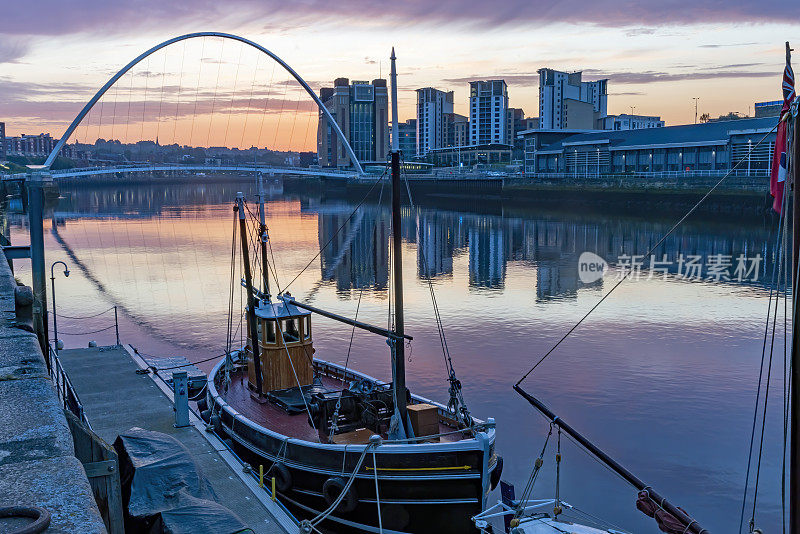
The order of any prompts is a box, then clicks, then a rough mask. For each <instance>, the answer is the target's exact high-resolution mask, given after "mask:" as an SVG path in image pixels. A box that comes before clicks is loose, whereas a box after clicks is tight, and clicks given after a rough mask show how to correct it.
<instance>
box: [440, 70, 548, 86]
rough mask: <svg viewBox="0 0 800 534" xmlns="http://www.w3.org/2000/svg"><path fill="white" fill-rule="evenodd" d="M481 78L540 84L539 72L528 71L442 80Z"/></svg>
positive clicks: (461, 81) (471, 80)
mask: <svg viewBox="0 0 800 534" xmlns="http://www.w3.org/2000/svg"><path fill="white" fill-rule="evenodd" d="M479 80H505V81H506V83H508V84H509V85H510V84H516V85H539V73H537V72H526V73H509V74H492V75H482V76H481V75H478V74H476V75H474V76H461V77H458V78H445V79H443V80H442V81H443V82H446V83H450V84H464V83H469V82H474V81H479Z"/></svg>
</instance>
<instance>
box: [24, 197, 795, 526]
mask: <svg viewBox="0 0 800 534" xmlns="http://www.w3.org/2000/svg"><path fill="white" fill-rule="evenodd" d="M271 189H272V190H271V193H270V196H269V205H268V214H269V219H268V223H269V225H270V235H271V240H272V246H273V249H274V255H275V267H276V272H278V273H279V275H280V281H281V283H282V284H286V283H287V282H288V280H289V279H291V278H292V277H293V276H294V275H295V274H297V273H299V272H300V271H301V270H302V269H303V268H304V267H305V266H306V265H307V264H308V263H309V260H311V259H312V258H313V257H314V256H315V255H316V254H317V253H318V252H319V250H320V248H321V247H324V245H325V244H326V243H328V241H330V245H329V246H328V247H326V248H325V250H323V251H322V253H321V255H320V257H319V259H318V260H315V261H313V262H312V263H311V264H310V267H309V268H308V269H307V270H306V271H305V272H304V273H303V274H302V275H301V276H300V277H299V278H298V280H297V281H296V282H295V283H294V285H293V286H292V287H291V290H292V292H293V294H295V295H297V296H298V297H299V298H313V299H315V302H316V303H317V304H318V305H320V306H321V307H324V308H329V309H331V310H332V311H334V312H339V313H343V314H346V315H350V316H352V315H353V313H354V311H355V309H356V306H357V304H356V303H357V301H359V302H360V298H361V297H362V296H363V302H360V306H361V307H360V310H361V311H360V315H359V319H362V320H365V321H367V322H372V323H376V324H385V321H386V301H387V287H388V284H389V258H388V255H389V251H388V244H389V234H390V218H389V213H388V205H387V200H388V199H386V198H384V199H383V202H382V205H379V204H378V202H377V198H375V199H372V200H370V201H368V202H367V203H365V205H364V206H363V208H362V209H361V210H359V211H358V212H356V214H355V215H353V216H352V217H351V214H352V212H353V209H354V207H355V205H356V203H357V202H358V200H359V199H360V194H357V193H352V192H350V193H348V192H346V191H340V192H339V193H336V194H334V193H333V192H331V191H329V190H328V191H326V190H322V191H320V192H317V193H315V192H313V191H311V190H310V188H304V190H302V191H293V190H292V188H291V186H290V185H289V184H288V183H287V184H285V191H284V192H281V191H282V190H281V188H280V187H279V185H278V184H273V186H272V187H271ZM238 191H242V192H243V193H244V194H245V195H246V197H247V198H248V199H251V201H252V199H254V198H255V197H254V195H255V184H253V183H252V182H249V181H243V182H241V183H219V184H210V185H197V184H171V185H146V184H143V185H133V186H125V185H115V186H92V187H76V186H71V187H65V188H62V191H61V193H62V196H63V198H62V199H61V200H60V202H59V203H58V205H57V206H56V208H55V211H54V212H53V213H52V215H53V217H54V219H55V223H56V226H55V228H56V230H57V233H58V236H59V238H60V239H61V240H63V242H61V241H59V239H57V238H56V237H55V234H54V233H53V232H48V233H47V234H46V238H47V243H46V246H47V247H48V250H47V253H48V261H53V260H56V259H65V260H68V261H69V262H70V263H71V267H72V265H74V264H75V260H79V261H80V262H81V265H82V266H83V267H79V266H76V269H75V271H76V274H75V276H71V277H70V279H69V281H68V282H63V283H61V286H59V306H60V307H62V306H63V311H64V314H65V315H81V314H84V313H88V312H90V311H93V310H98V309H103V308H105V307H107V305H108V304H110V303H113V304H119V305H120V306H122V307H123V308H124V309H125V310H126V312H125V317H124V318H123V323H122V325H121V329H122V336H123V339H124V340H125V341H127V342H130V343H133V344H134V345H136V346H138V347H140V348H142V349H143V351H144V352H150V353H153V354H177V355H184V356H186V357H189V358H193V359H195V360H199V359H202V358H206V357H209V356H212V355H214V354H215V353H218V351H219V349H220V347H221V346H222V345H223V344H224V340H225V337H226V330H225V325H226V313H227V303H228V281H229V277H230V250H231V231H232V226H233V213H232V209H231V208H232V201H233V199H234V197H235V195H236V193H237V192H238ZM417 200H418V202H419V204H418V205H417V207H416V208H414V209H412V208H411V207H409V206H406V207H404V208H403V213H402V218H403V238H404V254H405V256H404V260H405V261H404V276H405V280H406V295H407V299H406V303H407V318H406V319H407V328H408V330H409V332H413V335H414V338H415V339H414V342H413V351H412V352H411V353H410V357H411V359H412V361H411V362H409V364H408V373H409V383H410V384H412V386H413V387H414V389H415V391H416V392H418V393H420V394H422V395H424V396H427V397H430V398H435V399H437V400H446V395H447V390H446V388H447V384H446V380H445V378H446V377H445V376H444V374H443V372H442V369H441V355H440V342H439V339H438V333H437V330H436V328H435V325H434V323H433V321H432V317H431V311H430V310H431V306H430V302H429V297H428V294H427V292H428V288H427V284H426V283H425V279H426V278H427V277H430V278H431V279H432V280H433V283H434V286H435V287H436V291H437V296H438V297H439V304H440V309H441V312H442V317H443V320H444V323H445V328H446V330H447V333H448V338H447V341H448V345H449V346H450V350H451V352H452V354H453V356H454V360H455V365H456V368H457V372H458V374H459V378H460V379H461V381H462V382H463V383H464V388H465V396H466V397H467V400H468V402H469V406H470V409H471V410H472V411H473V413H475V414H476V415H477V416H479V417H487V416H493V417H496V419H497V422H498V428H499V429H500V437H499V445H498V446H499V447H500V450H502V452H503V454H504V456H505V458H506V462H507V464H506V465H507V467H506V472H507V478H509V479H510V480H511V481H512V482H515V483H516V484H517V485H518V486H519V485H521V484H524V480H525V478H526V476H527V474H528V468H529V467H530V461H532V458H531V457H530V455H531V450H533V449H534V448H538V447H541V444H542V440H543V437H544V436H543V434H544V433H545V432H546V425H543V424H539V423H540V421H539V419H537V417H536V416H535V415H533V414H532V413H531V412H530V411H529V407H528V406H527V405H525V404H524V403H523V402H521V400H520V399H519V398H517V397H516V396H515V395H514V394H513V392H512V391H511V390H510V385H511V384H513V383H514V381H516V380H517V379H518V378H519V376H520V374H521V372H523V371H524V370H525V369H526V368H527V367H528V366H529V365H530V364H531V362H532V360H534V361H535V359H536V358H537V357H539V356H540V355H541V354H542V353H543V352H544V351H545V350H547V349H548V348H549V347H550V346H551V345H552V343H553V342H554V340H555V339H557V338H558V337H559V336H560V335H561V334H562V333H563V332H564V331H566V329H567V328H568V327H569V326H571V325H572V324H574V322H575V321H576V320H577V319H578V318H579V317H580V316H581V315H582V314H583V313H585V311H586V310H587V309H589V308H590V307H591V306H592V305H593V304H595V303H596V302H597V300H598V299H599V298H600V297H601V296H602V294H603V293H605V292H606V291H607V290H608V288H609V286H610V285H611V284H613V283H614V282H615V278H614V275H615V274H616V272H615V271H616V269H612V271H611V273H609V274H608V275H607V276H606V278H604V279H602V280H599V281H597V282H595V283H592V284H584V283H582V282H581V279H580V277H579V273H578V258H579V257H580V255H581V253H583V252H585V251H592V252H594V253H596V254H598V255H599V256H601V257H603V258H605V259H606V260H607V261H609V262H611V263H612V264H613V263H614V262H615V261H616V258H618V257H620V256H621V255H635V254H642V253H644V252H645V251H646V250H648V249H649V248H650V247H652V246H653V245H654V244H655V243H656V242H657V241H658V239H659V238H660V237H661V236H662V235H663V234H664V233H665V232H666V231H667V230H668V229H669V228H670V227H671V225H672V224H673V222H674V220H675V219H676V218H677V216H678V215H679V214H669V213H666V214H652V215H648V216H643V217H635V216H628V215H626V214H624V213H620V212H615V211H613V210H608V209H603V208H599V207H598V208H597V209H595V210H579V211H578V210H571V209H559V208H558V207H553V208H551V209H542V208H536V209H525V208H520V207H518V206H517V205H508V206H505V205H502V204H499V203H494V204H490V205H487V204H488V203H487V202H484V201H483V200H480V201H478V202H476V204H477V205H476V206H474V207H470V208H467V207H465V203H463V202H460V203H456V202H449V203H444V202H439V201H434V200H430V202H431V204H426V200H425V199H417ZM433 202H436V204H433ZM443 205H446V206H447V207H442V206H443ZM10 225H11V237H12V241H13V242H14V243H15V244H22V243H24V242H25V241H26V237H25V233H26V232H25V227H26V225H27V221H26V220H25V219H24V218H22V217H15V216H13V215H12V216H10ZM339 228H341V230H340V231H338V232H337V230H339ZM774 234H775V228H774V220H773V219H771V218H770V217H765V218H763V219H761V218H756V217H753V218H750V219H742V218H741V217H739V218H736V219H733V218H728V217H727V216H719V215H714V216H699V215H696V216H694V217H692V218H691V219H690V220H689V221H687V223H686V224H685V225H683V226H681V227H680V228H679V229H678V231H677V232H675V234H673V235H672V236H670V237H669V238H668V239H667V240H666V241H665V242H664V243H663V244H662V245H660V246H659V247H658V248H657V249H656V253H655V255H656V257H657V258H658V259H663V256H664V255H666V257H667V260H668V261H671V262H673V265H672V266H671V267H669V268H667V269H666V270H667V272H669V273H671V274H669V275H667V276H666V278H665V277H664V276H663V275H662V274H660V273H659V274H658V276H655V277H653V278H651V279H646V278H647V277H646V276H645V277H643V278H645V279H642V280H639V281H635V280H634V281H631V282H628V283H626V284H623V285H622V286H621V287H620V289H619V290H618V291H617V293H616V295H615V296H614V297H613V298H612V299H610V300H609V301H607V302H606V303H604V305H603V306H602V307H601V308H600V309H598V313H597V314H595V316H593V318H592V319H591V320H590V321H588V322H587V323H586V324H585V325H583V326H582V327H581V329H579V330H578V331H577V332H576V335H575V336H573V338H571V340H570V341H569V342H568V343H566V344H565V345H564V346H562V348H560V349H559V352H558V353H557V354H556V355H554V356H553V357H552V358H551V361H550V362H547V363H548V365H545V366H543V368H542V369H541V370H540V371H537V373H536V374H535V375H534V376H533V378H532V380H531V381H530V384H531V388H532V390H533V391H535V392H536V393H537V394H538V395H539V396H540V397H542V398H543V399H545V400H546V401H548V402H549V403H550V404H551V405H552V406H553V407H554V408H556V409H557V411H558V412H559V413H561V414H562V415H563V416H564V417H565V419H569V420H570V421H571V422H573V424H574V425H575V426H577V427H579V428H580V429H581V430H582V431H584V432H585V433H586V434H587V435H590V436H592V437H595V438H597V439H598V440H599V442H600V443H601V444H602V445H604V446H605V447H606V448H608V450H609V451H610V452H612V453H613V454H614V455H616V456H618V457H619V459H620V460H621V461H623V463H624V464H625V465H626V466H627V467H629V468H630V469H632V470H633V471H634V472H636V473H637V474H640V475H641V476H642V478H644V479H646V480H648V482H649V481H652V483H653V484H654V485H656V486H658V487H659V489H662V491H663V493H664V494H666V495H669V496H670V497H671V498H672V500H674V501H676V502H678V503H679V504H681V505H684V506H685V507H687V509H689V508H691V509H690V510H689V511H690V512H692V513H693V514H695V515H697V516H698V517H699V518H701V519H702V520H703V524H704V526H705V527H706V528H708V529H709V530H711V531H716V532H730V531H735V528H734V525H733V523H732V521H733V520H732V519H731V518H734V517H736V516H737V515H738V506H739V505H740V501H739V499H740V498H741V484H742V482H743V480H744V474H743V473H744V468H745V465H744V461H745V459H746V447H747V442H746V438H747V436H749V434H748V432H749V422H751V421H752V402H753V398H754V396H755V394H754V388H755V382H756V380H757V376H758V358H759V356H760V349H761V344H760V342H761V335H763V322H762V321H763V315H764V313H765V310H766V291H765V289H766V287H767V285H768V281H769V278H770V277H771V273H772V269H773V258H772V256H773V248H774V245H775V237H774ZM65 248H69V249H70V250H71V251H72V254H74V258H70V257H69V256H67V255H66V254H65V252H64V251H65ZM715 254H722V255H727V256H731V257H736V256H738V255H740V254H744V255H746V256H753V255H757V254H760V255H761V256H762V257H763V258H764V261H763V262H762V263H761V264H760V265H759V277H758V279H757V280H755V281H752V280H749V279H748V280H744V281H741V282H739V281H737V280H735V279H733V280H728V281H721V282H699V281H687V280H684V279H682V278H681V277H679V276H678V272H677V268H678V263H677V262H678V259H679V258H680V256H681V255H684V256H688V255H700V256H702V257H703V258H704V259H705V258H708V257H711V256H712V255H715ZM617 267H618V266H617ZM25 268H26V267H25V265H24V264H22V265H21V266H20V268H19V269H18V274H19V275H20V276H21V277H22V278H23V279H25V276H27V275H26V273H25ZM282 287H283V286H282ZM361 290H364V291H363V292H362V291H361ZM62 295H63V296H62ZM101 300H102V302H101ZM106 301H107V302H106ZM237 319H238V318H237ZM59 324H60V323H59ZM81 326H82V325H78V324H75V325H70V324H66V323H65V325H64V329H65V331H67V327H69V329H70V331H76V330H79V327H81ZM104 326H106V325H105V324H98V325H96V327H94V328H87V330H92V329H97V328H100V327H104ZM315 331H316V332H317V334H316V335H315V339H316V343H315V344H316V348H317V350H318V354H319V355H320V357H323V358H326V359H331V360H334V361H341V362H342V363H343V362H344V360H345V358H346V355H347V350H348V343H349V339H350V334H351V329H349V328H347V327H346V326H345V327H342V326H341V325H339V324H338V323H336V324H334V323H331V322H326V321H317V323H316V324H315ZM487 333H490V334H487ZM90 339H95V340H97V341H99V342H100V343H103V342H104V341H106V340H104V339H100V338H91V337H79V338H78V339H77V340H72V339H69V340H67V341H68V345H69V344H71V345H72V346H74V345H75V344H84V343H86V342H88V341H89V340H90ZM107 341H110V339H109V340H107ZM350 361H351V362H353V365H355V366H357V367H358V369H359V370H361V371H364V372H366V373H369V374H373V375H375V376H379V377H382V378H386V374H387V372H388V356H387V351H386V345H385V343H383V341H382V340H381V339H376V338H374V337H369V336H364V335H361V334H356V337H355V341H354V346H353V351H352V355H351V360H350ZM776 365H778V364H776ZM773 374H774V376H779V375H780V374H781V373H780V372H779V370H778V369H777V367H776V369H775V370H774V373H773ZM751 386H752V387H751ZM781 389H782V384H781V383H780V382H776V383H774V384H773V389H772V390H771V395H772V393H773V392H776V393H775V394H776V395H778V397H776V398H775V399H771V400H770V406H778V407H779V406H780V405H781V402H780V397H779V395H780V392H781ZM781 424H782V418H781V416H780V414H778V413H777V412H776V413H774V414H772V413H771V414H770V416H769V417H768V422H767V429H768V436H769V438H770V442H769V449H768V450H767V451H766V453H765V454H766V456H765V457H766V458H771V459H773V460H769V461H768V462H767V463H766V464H765V466H764V470H765V473H766V474H765V476H766V477H768V480H769V481H773V482H775V481H777V480H779V475H780V466H779V460H777V461H775V460H774V459H775V458H780V442H779V439H778V438H777V436H778V434H779V431H780V427H781ZM773 430H776V432H773ZM686 436H692V439H689V440H687V439H686ZM645 450H646V451H647V453H644V452H642V451H645ZM565 457H568V459H569V462H570V463H569V466H570V467H569V469H566V470H565V471H564V473H563V476H564V478H563V479H562V481H563V483H564V484H565V488H566V489H565V492H566V494H568V495H569V499H570V501H571V502H572V503H573V504H577V505H582V507H584V508H586V509H588V510H589V511H591V512H592V513H595V514H599V515H603V516H606V517H609V518H611V519H614V520H615V521H616V522H617V523H620V524H622V525H623V526H625V527H627V528H628V529H632V530H633V531H635V532H648V531H651V530H652V525H651V524H650V522H649V520H648V521H645V520H643V519H642V518H641V517H640V516H639V514H638V513H637V512H636V511H635V509H634V508H633V505H632V503H633V497H634V496H633V495H629V494H628V493H626V492H627V488H625V487H623V486H615V485H614V484H615V482H616V481H614V480H612V479H610V478H609V476H608V474H607V472H605V471H604V470H603V469H602V468H597V466H595V465H594V464H592V462H591V461H590V460H588V459H587V458H586V457H585V456H583V455H582V454H581V453H578V452H576V451H574V449H573V450H571V451H570V450H568V451H566V452H565ZM551 463H552V462H551ZM551 463H548V464H547V465H546V467H545V470H544V471H543V475H542V477H543V479H544V480H545V481H546V482H547V487H546V488H544V489H542V490H541V493H540V494H537V495H536V497H550V496H552V492H551V488H552V487H553V485H552V475H553V473H552V472H551V471H547V469H548V466H550V465H551ZM548 477H549V478H548ZM762 487H763V490H761V489H760V491H763V492H764V493H763V495H764V498H763V499H764V500H763V502H764V503H775V502H779V499H780V494H779V487H778V486H777V485H776V484H773V483H765V484H764V486H762ZM620 496H623V497H624V496H629V497H631V500H630V502H628V501H627V500H626V498H622V497H620ZM573 501H574V502H573ZM765 511H766V514H767V519H766V521H765V522H764V523H763V524H760V526H762V527H764V528H768V529H769V530H771V531H776V530H777V528H778V521H777V512H776V509H775V507H774V506H771V505H770V506H766V507H765Z"/></svg>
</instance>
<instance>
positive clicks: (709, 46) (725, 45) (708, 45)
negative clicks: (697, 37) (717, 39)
mask: <svg viewBox="0 0 800 534" xmlns="http://www.w3.org/2000/svg"><path fill="white" fill-rule="evenodd" d="M757 44H759V43H727V44H704V45H700V48H728V47H732V46H751V45H757Z"/></svg>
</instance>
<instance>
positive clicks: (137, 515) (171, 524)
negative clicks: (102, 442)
mask: <svg viewBox="0 0 800 534" xmlns="http://www.w3.org/2000/svg"><path fill="white" fill-rule="evenodd" d="M114 449H115V450H116V451H117V454H118V455H119V464H120V465H119V475H120V482H121V484H122V499H123V504H124V505H125V526H126V530H129V531H132V532H150V533H159V532H163V533H164V534H167V533H170V534H173V533H174V534H177V533H183V532H212V533H233V532H239V531H241V530H243V529H245V528H246V526H245V525H244V523H242V521H241V519H239V518H238V517H237V516H236V515H235V514H234V513H233V512H231V511H230V510H228V509H227V508H225V507H224V506H222V505H220V504H218V503H217V502H215V501H216V495H215V494H214V490H213V489H212V488H211V486H210V484H209V483H208V480H207V479H206V477H205V476H204V475H203V473H202V471H201V469H200V466H198V465H197V463H195V461H194V459H193V458H192V456H191V454H190V453H189V450H188V449H187V448H186V447H184V446H183V445H182V444H181V443H180V442H179V441H178V440H176V439H175V438H173V437H171V436H168V435H166V434H162V433H161V432H153V431H150V430H142V429H131V430H129V431H128V432H125V433H124V434H121V435H120V436H118V437H117V439H116V441H114ZM200 512H202V513H200Z"/></svg>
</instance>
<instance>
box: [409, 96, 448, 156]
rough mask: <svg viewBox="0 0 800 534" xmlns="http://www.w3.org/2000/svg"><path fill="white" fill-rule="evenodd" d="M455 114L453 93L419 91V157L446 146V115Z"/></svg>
mask: <svg viewBox="0 0 800 534" xmlns="http://www.w3.org/2000/svg"><path fill="white" fill-rule="evenodd" d="M452 113H453V91H448V92H445V91H440V90H439V89H434V88H433V87H424V88H422V89H417V155H419V156H424V155H426V154H427V153H428V152H429V151H430V150H432V149H434V148H441V147H443V146H444V143H445V137H446V132H445V129H446V125H445V115H446V114H452Z"/></svg>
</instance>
